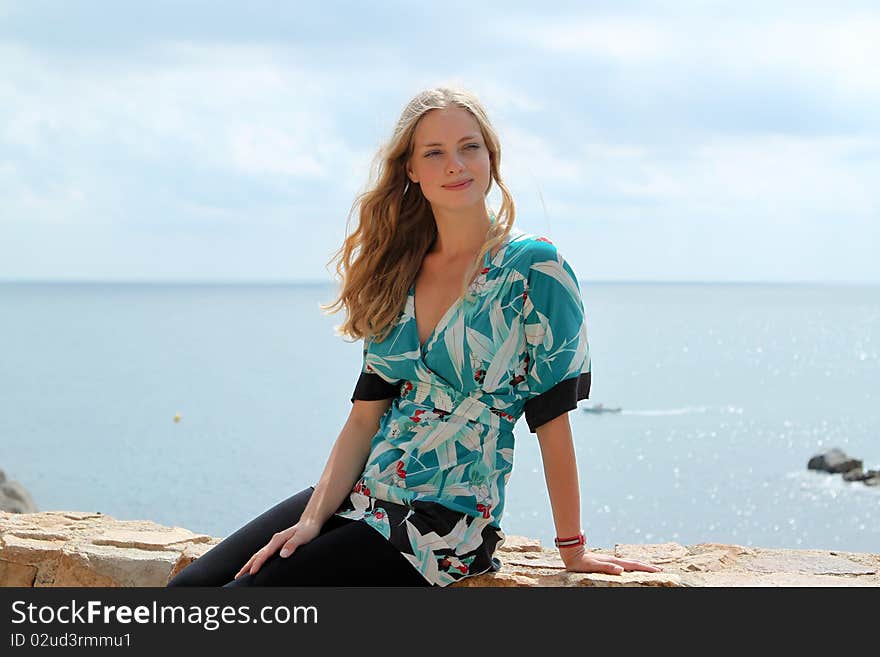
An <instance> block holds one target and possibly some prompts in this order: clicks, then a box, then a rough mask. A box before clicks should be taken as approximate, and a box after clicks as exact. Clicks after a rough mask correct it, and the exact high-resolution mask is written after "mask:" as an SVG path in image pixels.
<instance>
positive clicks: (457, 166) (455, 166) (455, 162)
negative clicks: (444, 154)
mask: <svg viewBox="0 0 880 657" xmlns="http://www.w3.org/2000/svg"><path fill="white" fill-rule="evenodd" d="M463 168H464V167H463V166H462V164H461V159H459V156H458V155H453V156H452V159H451V160H450V161H448V162H447V163H446V170H447V171H449V173H455V172H457V171H461V170H462V169H463Z"/></svg>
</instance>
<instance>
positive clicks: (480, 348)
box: [169, 88, 660, 586]
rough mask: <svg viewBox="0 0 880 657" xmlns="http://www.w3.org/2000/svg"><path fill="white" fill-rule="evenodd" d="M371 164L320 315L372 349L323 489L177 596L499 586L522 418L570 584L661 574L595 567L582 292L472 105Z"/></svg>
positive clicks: (622, 564) (435, 107)
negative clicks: (536, 226) (492, 578)
mask: <svg viewBox="0 0 880 657" xmlns="http://www.w3.org/2000/svg"><path fill="white" fill-rule="evenodd" d="M378 162H379V166H378V169H377V173H378V175H377V176H376V178H375V183H374V184H372V187H371V189H369V190H368V191H367V192H365V193H364V194H362V195H360V196H359V197H358V198H357V199H356V201H355V204H354V206H353V207H357V208H358V209H359V222H358V225H357V227H356V228H355V230H354V231H353V232H351V234H350V235H349V236H348V238H347V239H346V240H345V242H344V244H343V245H342V247H341V248H340V249H339V251H338V252H337V253H336V255H335V256H334V259H338V263H337V267H336V269H337V272H338V273H339V274H340V276H341V279H342V281H343V285H342V290H341V293H340V296H339V297H338V299H337V300H336V301H335V302H334V303H333V304H331V305H329V306H326V308H327V309H330V310H333V309H335V310H333V312H337V311H338V310H339V309H341V308H342V307H344V308H345V309H346V311H347V317H346V320H345V322H344V323H343V324H342V325H341V326H340V327H339V330H340V332H341V333H342V334H343V335H347V336H350V337H352V338H354V339H361V338H363V340H364V348H363V363H362V367H361V373H360V376H359V378H358V380H357V383H356V385H355V389H354V393H353V395H352V397H351V402H352V407H351V412H350V414H349V416H348V420H347V421H346V423H345V426H344V427H343V428H342V431H341V432H340V434H339V437H338V438H337V440H336V443H335V444H334V446H333V449H332V451H331V453H330V456H329V459H328V461H327V465H326V467H325V469H324V472H323V474H322V475H321V478H320V480H319V481H318V483H317V484H316V485H315V486H311V487H309V488H306V489H305V490H302V491H300V492H299V493H297V494H296V495H293V496H292V497H290V498H288V499H287V500H285V501H283V502H281V503H279V504H278V505H277V506H275V507H273V508H272V509H270V510H268V511H266V512H265V513H264V514H263V515H261V516H259V517H257V518H255V519H254V520H252V521H251V522H250V523H248V524H247V525H245V526H244V527H242V528H241V529H239V530H238V531H236V532H235V533H234V534H232V535H231V536H229V537H227V538H226V539H225V540H224V541H223V542H221V543H220V544H218V545H217V546H215V547H214V548H213V549H211V550H210V551H209V552H207V553H206V554H205V555H203V556H202V557H201V558H199V559H198V560H196V561H194V562H193V563H192V564H190V565H189V566H188V567H187V568H185V569H184V570H183V571H181V572H180V573H178V575H177V576H176V577H175V578H174V579H173V580H172V581H171V582H170V583H169V586H181V585H184V586H185V585H189V586H193V585H195V586H199V585H202V586H309V585H327V586H447V585H449V584H452V583H454V582H457V581H460V580H461V579H463V578H466V577H472V576H475V575H479V574H482V573H486V572H490V571H497V570H498V569H499V568H500V567H501V563H500V561H499V559H498V558H497V557H495V556H494V555H495V552H496V550H497V549H498V547H499V546H500V545H501V544H502V543H503V542H504V533H503V532H502V530H501V519H502V514H503V509H504V498H505V495H504V493H505V485H506V484H507V480H508V478H509V477H510V472H511V469H512V467H513V452H514V435H513V428H514V425H515V424H516V422H517V420H518V419H519V418H520V417H521V416H523V415H525V418H526V422H527V424H528V428H529V431H530V432H532V433H534V434H536V435H537V440H538V441H539V444H540V449H541V454H542V460H543V463H544V471H545V476H546V481H547V486H548V492H549V496H550V501H551V506H552V511H553V522H554V525H555V529H556V533H557V539H556V541H555V542H556V545H557V546H558V549H559V552H560V555H561V557H562V560H563V562H564V564H565V566H566V568H567V569H568V570H571V571H575V572H602V573H610V574H619V573H621V572H623V571H624V570H643V571H649V572H655V571H658V570H660V568H658V567H656V566H653V565H650V564H645V563H641V562H638V561H631V560H625V559H619V558H616V557H612V556H608V555H603V554H596V553H592V552H589V551H587V550H586V549H585V542H586V541H585V537H584V535H583V532H582V531H581V524H580V500H579V492H578V473H577V465H576V462H575V455H574V450H573V447H572V437H571V428H570V425H569V421H568V411H570V410H572V409H574V408H576V407H577V402H578V401H579V400H581V399H587V398H588V396H589V390H590V376H591V361H590V350H589V345H588V339H587V326H586V320H585V317H584V307H583V302H582V299H581V295H580V289H579V286H578V282H577V278H576V276H575V273H574V271H573V270H572V268H571V266H570V265H569V264H568V262H567V261H566V260H565V259H564V258H563V257H562V255H561V253H560V252H559V250H558V249H557V248H556V246H555V245H554V244H553V243H552V242H551V241H550V240H548V239H546V238H543V237H536V236H534V235H529V234H527V233H524V232H522V231H520V230H518V229H516V228H514V226H513V221H514V215H515V212H514V203H513V199H512V198H511V196H510V193H509V191H508V190H507V188H506V187H505V185H504V182H503V181H502V179H501V175H500V164H501V146H500V143H499V140H498V136H497V134H496V132H495V130H494V129H493V127H492V125H491V123H490V122H489V119H488V117H487V116H486V112H485V111H484V109H483V107H482V106H481V104H480V102H479V101H478V99H477V98H476V97H475V96H474V95H473V94H472V93H469V92H467V91H465V90H461V89H449V88H437V89H431V90H427V91H424V92H422V93H419V94H418V95H417V96H416V97H414V98H413V99H412V100H411V101H410V102H409V103H408V104H407V105H406V107H405V108H404V110H403V113H402V115H401V117H400V120H399V121H398V123H397V126H396V128H395V130H394V134H393V136H392V137H391V139H390V142H389V143H388V144H387V145H386V147H385V148H384V149H383V150H382V151H380V153H379V159H378ZM493 183H494V184H495V185H497V186H498V189H499V190H500V192H501V197H502V203H501V207H500V208H499V210H498V212H497V213H495V212H494V211H493V210H492V209H491V208H490V207H489V206H488V204H487V195H488V193H489V191H490V189H491V185H492V184H493Z"/></svg>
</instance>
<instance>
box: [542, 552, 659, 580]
mask: <svg viewBox="0 0 880 657" xmlns="http://www.w3.org/2000/svg"><path fill="white" fill-rule="evenodd" d="M559 553H560V554H561V555H562V561H563V563H565V569H566V570H570V571H572V572H575V573H608V574H609V575H620V574H621V573H622V572H623V571H625V570H644V571H646V572H649V573H656V572H659V571H661V570H663V569H662V568H660V567H659V566H655V565H653V564H649V563H642V562H641V561H632V560H629V559H621V558H619V557H612V556H610V555H607V554H597V553H594V552H587V551H586V550H585V549H584V548H582V547H579V548H562V549H561V550H559Z"/></svg>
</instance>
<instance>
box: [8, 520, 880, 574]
mask: <svg viewBox="0 0 880 657" xmlns="http://www.w3.org/2000/svg"><path fill="white" fill-rule="evenodd" d="M220 540H221V539H219V538H216V537H212V536H207V535H205V534H195V533H193V532H191V531H189V530H188V529H184V528H181V527H165V526H163V525H158V524H156V523H154V522H151V521H149V520H116V519H114V518H112V517H110V516H105V515H103V514H100V513H81V512H76V511H45V512H41V513H7V512H3V511H0V586H165V584H166V583H167V582H168V580H169V579H171V577H173V576H174V575H176V574H177V573H178V572H179V571H180V570H181V569H183V568H184V567H186V566H187V565H188V564H189V563H191V562H192V561H193V560H194V559H197V558H198V557H199V556H201V555H202V554H204V553H205V552H207V551H208V550H209V549H211V547H213V546H214V545H216V544H217V543H219V542H220ZM591 549H592V551H594V552H601V553H604V554H614V555H616V556H619V557H625V558H632V559H637V560H639V561H644V562H648V563H654V564H657V565H659V566H661V567H662V568H663V569H664V570H663V571H662V572H659V573H643V572H625V573H623V574H621V575H603V574H595V573H590V574H588V573H573V572H568V571H566V570H565V567H564V565H563V563H562V561H561V560H560V558H559V555H558V553H557V551H556V549H555V548H551V549H547V548H544V547H543V546H542V545H541V544H540V542H539V541H537V540H534V539H530V538H526V537H522V536H511V535H508V536H507V540H506V541H505V544H504V545H503V546H502V547H501V548H500V549H499V550H498V552H497V553H496V556H497V557H498V558H499V559H500V561H501V563H502V569H501V570H500V571H499V572H497V573H490V574H486V575H480V576H478V577H472V578H467V579H465V580H462V581H461V582H457V583H456V584H453V586H880V554H874V553H860V552H840V551H829V550H789V549H765V548H755V547H743V546H741V545H725V544H721V543H699V544H696V545H679V544H678V543H659V544H617V545H615V546H614V549H613V550H607V549H601V548H591Z"/></svg>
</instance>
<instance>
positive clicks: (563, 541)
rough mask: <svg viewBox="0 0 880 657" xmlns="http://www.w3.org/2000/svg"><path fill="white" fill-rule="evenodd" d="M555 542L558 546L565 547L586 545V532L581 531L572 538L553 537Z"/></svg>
mask: <svg viewBox="0 0 880 657" xmlns="http://www.w3.org/2000/svg"><path fill="white" fill-rule="evenodd" d="M553 542H554V543H555V544H556V547H558V548H564V547H576V546H578V545H586V544H587V538H586V536H584V533H583V532H581V533H580V534H578V535H577V536H572V537H570V538H559V537H558V536H557V537H556V538H554V539H553Z"/></svg>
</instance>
